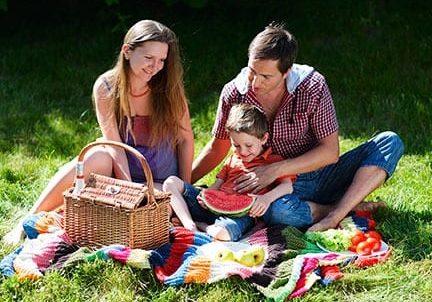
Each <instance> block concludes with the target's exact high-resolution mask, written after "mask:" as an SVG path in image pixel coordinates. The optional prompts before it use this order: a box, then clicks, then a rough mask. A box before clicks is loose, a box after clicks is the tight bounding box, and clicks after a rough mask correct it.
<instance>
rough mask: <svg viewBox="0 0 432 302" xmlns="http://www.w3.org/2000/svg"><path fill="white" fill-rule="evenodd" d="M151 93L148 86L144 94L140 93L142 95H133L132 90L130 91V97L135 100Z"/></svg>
mask: <svg viewBox="0 0 432 302" xmlns="http://www.w3.org/2000/svg"><path fill="white" fill-rule="evenodd" d="M149 92H150V87H149V86H147V89H146V90H145V91H144V92H143V93H140V94H133V93H132V90H131V89H130V90H129V95H130V96H132V97H134V98H140V97H142V96H145V95H146V94H147V93H149Z"/></svg>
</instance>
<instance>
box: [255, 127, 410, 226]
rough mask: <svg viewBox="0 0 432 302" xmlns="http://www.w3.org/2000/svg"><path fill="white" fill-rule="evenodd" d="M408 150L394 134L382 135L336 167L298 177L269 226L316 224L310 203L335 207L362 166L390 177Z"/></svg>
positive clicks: (274, 209)
mask: <svg viewBox="0 0 432 302" xmlns="http://www.w3.org/2000/svg"><path fill="white" fill-rule="evenodd" d="M403 151H404V146H403V143H402V140H401V139H400V138H399V136H398V135H397V134H396V133H394V132H390V131H387V132H382V133H380V134H378V135H377V136H375V137H373V138H372V139H370V140H369V141H367V142H366V143H364V144H362V145H360V146H358V147H357V148H355V149H353V150H351V151H349V152H347V153H345V154H343V155H342V156H341V157H340V158H339V161H338V162H337V163H335V164H332V165H328V166H326V167H324V168H321V169H320V170H317V171H312V172H308V173H303V174H300V175H298V178H297V180H296V181H295V182H294V185H293V186H294V191H293V193H292V194H289V195H285V196H282V197H281V198H279V199H277V200H275V201H274V202H273V203H272V204H271V206H270V208H269V209H268V210H267V212H266V213H265V214H264V216H263V219H264V221H265V222H266V223H267V224H279V223H281V224H287V225H292V226H295V227H299V228H304V227H308V226H310V225H311V224H312V223H313V220H312V215H311V210H310V207H309V205H308V204H307V202H306V201H313V202H315V203H318V204H322V205H328V204H334V203H335V202H337V201H338V200H340V199H341V198H342V196H343V195H344V194H345V192H346V191H347V189H348V187H349V186H350V185H351V183H352V181H353V178H354V175H355V174H356V172H357V170H358V169H359V168H361V167H366V166H376V167H379V168H381V169H383V170H384V171H385V172H386V173H387V178H389V177H390V176H391V175H392V174H393V172H394V170H395V169H396V165H397V163H398V161H399V159H400V158H401V156H402V154H403Z"/></svg>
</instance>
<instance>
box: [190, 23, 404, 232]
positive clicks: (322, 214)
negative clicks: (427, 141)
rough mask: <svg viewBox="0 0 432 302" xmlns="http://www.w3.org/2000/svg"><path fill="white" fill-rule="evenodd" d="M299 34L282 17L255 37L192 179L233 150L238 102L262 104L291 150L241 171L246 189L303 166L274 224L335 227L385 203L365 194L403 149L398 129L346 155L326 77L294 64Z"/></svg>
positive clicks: (281, 144)
mask: <svg viewBox="0 0 432 302" xmlns="http://www.w3.org/2000/svg"><path fill="white" fill-rule="evenodd" d="M296 54H297V42H296V40H295V38H294V36H293V35H292V34H290V33H289V32H288V31H287V30H285V29H284V28H283V26H281V25H273V24H271V25H269V26H267V27H266V28H265V29H264V30H263V31H262V32H260V33H259V34H258V35H257V36H256V37H255V38H254V39H253V41H252V42H251V44H250V45H249V52H248V55H249V60H248V67H247V68H244V69H243V70H242V71H241V72H240V74H239V75H237V77H236V78H235V79H234V80H232V81H231V82H229V83H228V84H226V85H225V86H224V88H223V90H222V93H221V96H220V100H219V106H218V111H217V116H216V121H215V124H214V127H213V131H212V133H213V138H212V140H211V141H210V142H209V143H208V144H207V145H206V146H205V147H204V149H203V150H202V152H201V154H200V155H199V156H198V158H197V159H196V160H195V161H194V164H193V171H192V181H193V182H195V181H196V180H198V179H200V178H201V177H202V176H204V175H205V174H207V173H208V172H209V171H211V170H212V169H213V168H214V167H215V166H216V165H218V164H219V163H220V162H221V160H222V159H223V158H224V157H225V155H226V154H227V152H228V150H229V147H230V142H229V139H228V135H227V133H226V132H225V131H224V126H225V122H226V119H227V116H228V113H229V110H230V108H231V107H232V106H233V105H234V104H235V103H238V102H245V103H250V104H254V105H256V106H258V108H260V109H261V110H262V111H263V112H264V113H265V115H266V117H267V120H268V123H269V130H270V131H269V132H270V139H269V141H268V145H269V146H271V147H272V149H273V151H274V152H275V153H276V154H279V155H281V156H283V157H284V158H285V160H284V161H282V162H281V163H275V164H269V165H266V166H261V167H258V168H255V169H251V170H250V171H249V172H248V173H245V174H244V175H243V176H241V177H239V178H238V179H237V182H236V183H237V186H236V188H235V189H236V190H237V191H238V192H239V193H245V192H252V193H254V192H257V191H259V190H261V189H262V188H263V187H265V186H267V185H269V184H270V183H272V182H273V181H274V180H275V179H276V178H278V177H280V176H282V175H287V174H289V175H292V174H298V178H297V181H296V182H295V183H294V192H293V194H290V195H285V196H283V197H281V198H279V199H278V200H276V201H275V202H273V203H272V205H271V207H270V208H269V209H268V210H267V212H266V214H265V215H264V216H263V218H264V221H265V222H266V223H269V224H275V223H283V224H289V225H293V226H296V227H301V228H304V227H309V230H310V231H321V230H326V229H329V228H334V227H336V226H337V224H338V223H339V222H340V221H341V220H342V219H343V218H344V217H345V216H346V215H347V214H348V213H349V212H350V211H351V210H353V209H359V208H362V209H365V208H366V209H373V208H374V207H376V206H379V205H381V204H380V203H364V202H363V200H364V198H365V197H366V196H367V195H369V193H371V192H372V191H373V190H375V189H376V188H377V187H379V186H380V185H381V184H383V183H384V181H385V180H386V179H387V178H388V177H390V176H391V175H392V173H393V172H394V170H395V168H396V165H397V162H398V161H399V159H400V157H401V156H402V154H403V143H402V141H401V140H400V138H399V137H398V135H396V134H395V133H393V132H383V133H380V134H378V135H377V136H375V137H374V138H372V139H371V140H369V141H368V142H366V143H364V144H362V145H361V146H359V147H357V148H355V149H353V150H351V151H350V152H348V153H346V154H344V155H342V156H341V157H340V158H339V140H338V123H337V119H336V113H335V108H334V104H333V100H332V98H331V94H330V91H329V89H328V86H327V83H326V81H325V79H324V77H323V76H322V75H321V74H320V73H319V72H317V71H316V70H314V69H313V68H312V67H310V66H307V65H298V64H294V61H295V58H296Z"/></svg>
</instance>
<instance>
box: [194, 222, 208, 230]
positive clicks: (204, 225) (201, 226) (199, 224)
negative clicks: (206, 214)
mask: <svg viewBox="0 0 432 302" xmlns="http://www.w3.org/2000/svg"><path fill="white" fill-rule="evenodd" d="M195 225H196V227H197V228H198V230H200V231H202V232H207V228H208V224H207V223H204V222H199V221H197V222H195Z"/></svg>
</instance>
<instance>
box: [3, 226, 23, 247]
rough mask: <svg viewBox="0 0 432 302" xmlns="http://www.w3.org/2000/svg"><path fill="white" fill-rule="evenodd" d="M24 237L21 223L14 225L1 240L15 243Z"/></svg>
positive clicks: (6, 242) (11, 243)
mask: <svg viewBox="0 0 432 302" xmlns="http://www.w3.org/2000/svg"><path fill="white" fill-rule="evenodd" d="M23 239H24V230H23V228H22V225H21V223H19V224H18V225H16V226H15V227H14V228H13V229H12V230H11V231H10V232H9V233H7V234H6V235H4V236H3V239H2V241H3V242H4V243H5V244H10V245H16V244H18V242H20V241H21V240H23Z"/></svg>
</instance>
